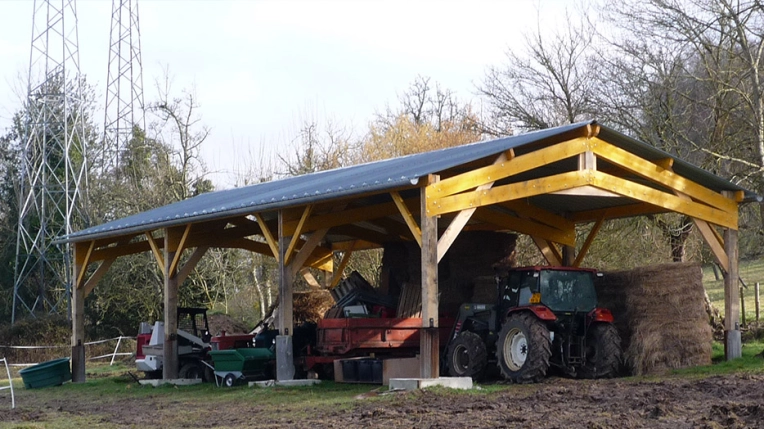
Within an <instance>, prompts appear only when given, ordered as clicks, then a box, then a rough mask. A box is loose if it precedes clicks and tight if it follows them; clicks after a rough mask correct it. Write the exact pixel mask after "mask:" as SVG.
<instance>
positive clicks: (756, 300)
mask: <svg viewBox="0 0 764 429" xmlns="http://www.w3.org/2000/svg"><path fill="white" fill-rule="evenodd" d="M754 293H755V294H756V295H755V296H754V300H755V303H756V321H757V322H758V321H759V306H760V304H761V298H760V297H759V282H756V287H755V288H754Z"/></svg>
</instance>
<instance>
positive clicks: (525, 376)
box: [496, 313, 552, 383]
mask: <svg viewBox="0 0 764 429" xmlns="http://www.w3.org/2000/svg"><path fill="white" fill-rule="evenodd" d="M551 357H552V341H551V337H550V335H549V329H548V328H547V327H546V326H545V325H544V324H543V323H542V322H541V321H540V320H539V319H538V318H536V316H535V315H533V314H531V313H517V314H512V315H510V316H509V317H507V320H506V321H505V322H504V325H503V326H502V327H501V331H500V332H499V338H498V340H497V342H496V359H497V360H498V364H499V368H500V369H501V374H502V375H503V376H504V378H505V379H507V380H510V381H512V382H514V383H535V382H537V381H539V380H541V379H542V378H544V377H545V376H546V373H547V370H548V369H549V359H550V358H551Z"/></svg>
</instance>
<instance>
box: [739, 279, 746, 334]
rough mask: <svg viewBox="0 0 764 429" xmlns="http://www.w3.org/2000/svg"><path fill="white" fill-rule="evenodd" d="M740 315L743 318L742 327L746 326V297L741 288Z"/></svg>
mask: <svg viewBox="0 0 764 429" xmlns="http://www.w3.org/2000/svg"><path fill="white" fill-rule="evenodd" d="M740 315H741V316H742V318H743V324H742V326H746V323H745V295H743V287H742V286H740Z"/></svg>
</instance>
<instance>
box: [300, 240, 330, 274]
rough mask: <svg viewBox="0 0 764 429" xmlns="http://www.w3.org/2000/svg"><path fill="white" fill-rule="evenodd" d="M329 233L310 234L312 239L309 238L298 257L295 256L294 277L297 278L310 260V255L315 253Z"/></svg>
mask: <svg viewBox="0 0 764 429" xmlns="http://www.w3.org/2000/svg"><path fill="white" fill-rule="evenodd" d="M328 231H329V230H328V229H322V230H319V231H316V232H314V233H312V234H310V237H308V240H307V241H306V242H305V244H303V245H302V247H301V248H300V251H299V252H298V253H297V256H295V258H294V261H292V270H293V271H294V273H293V275H294V276H296V275H297V272H298V271H299V270H301V269H302V267H303V265H304V264H305V262H306V261H307V260H308V258H309V257H310V255H311V254H313V251H314V250H316V248H317V247H318V245H319V244H320V243H321V240H323V239H324V237H325V236H326V233H327V232H328Z"/></svg>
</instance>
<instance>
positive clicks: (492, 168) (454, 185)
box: [426, 138, 589, 213]
mask: <svg viewBox="0 0 764 429" xmlns="http://www.w3.org/2000/svg"><path fill="white" fill-rule="evenodd" d="M586 150H589V142H588V139H587V138H575V139H572V140H568V141H565V142H562V143H558V144H555V145H552V146H549V147H545V148H543V149H539V150H537V151H534V152H531V153H528V154H525V155H520V156H517V157H515V158H514V159H512V160H511V161H507V162H503V163H499V164H493V165H489V166H486V167H481V168H476V169H474V170H472V171H468V172H466V173H462V174H459V175H456V176H453V177H449V178H447V179H443V180H441V181H440V182H437V183H434V184H432V185H429V186H428V187H427V192H426V195H427V201H428V204H427V206H428V208H429V210H430V213H432V210H433V204H432V203H431V202H432V201H438V200H441V199H443V198H444V197H447V196H450V195H454V194H457V193H460V192H463V191H467V190H469V189H474V188H476V187H478V186H480V185H482V184H485V183H490V182H494V181H497V180H500V179H503V178H506V177H510V176H514V175H516V174H519V173H523V172H525V171H529V170H533V169H535V168H538V167H542V166H544V165H547V164H551V163H553V162H557V161H560V160H563V159H566V158H570V157H573V156H576V155H578V154H580V153H583V152H585V151H586ZM465 208H466V207H465ZM451 211H457V210H451Z"/></svg>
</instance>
